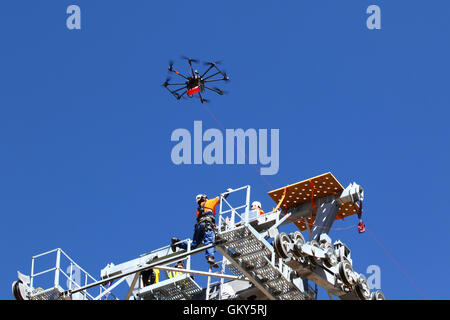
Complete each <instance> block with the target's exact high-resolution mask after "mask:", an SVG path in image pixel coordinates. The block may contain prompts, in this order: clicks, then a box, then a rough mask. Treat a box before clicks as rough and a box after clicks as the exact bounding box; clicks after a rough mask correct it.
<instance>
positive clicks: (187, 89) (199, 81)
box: [162, 57, 230, 103]
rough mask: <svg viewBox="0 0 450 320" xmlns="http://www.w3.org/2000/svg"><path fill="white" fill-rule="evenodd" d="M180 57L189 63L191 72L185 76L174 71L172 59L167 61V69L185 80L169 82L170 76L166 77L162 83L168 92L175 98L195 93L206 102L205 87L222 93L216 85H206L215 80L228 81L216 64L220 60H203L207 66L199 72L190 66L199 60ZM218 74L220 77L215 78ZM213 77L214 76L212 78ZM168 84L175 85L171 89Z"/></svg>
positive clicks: (191, 95)
mask: <svg viewBox="0 0 450 320" xmlns="http://www.w3.org/2000/svg"><path fill="white" fill-rule="evenodd" d="M182 59H185V60H187V61H188V63H189V67H190V69H191V74H192V75H189V76H185V75H183V74H181V73H180V72H178V71H176V70H175V69H174V68H173V61H170V62H169V71H170V72H173V73H175V74H177V75H178V76H180V77H182V78H184V79H185V80H186V81H185V82H179V83H170V82H169V81H170V78H167V79H166V81H165V82H164V83H163V84H162V86H163V87H164V88H166V89H167V90H169V92H170V93H171V94H172V95H173V96H174V97H175V98H177V100H180V99H181V98H186V96H185V94H187V96H188V97H189V98H192V97H194V96H195V95H196V94H198V98H200V102H201V103H204V102H208V101H209V100H206V99H204V98H203V96H202V93H204V92H205V89H207V90H209V91H212V92H215V93H217V94H219V95H223V94H224V93H225V92H224V91H222V90H221V89H219V88H217V87H213V88H210V87H208V86H207V84H208V83H209V82H217V81H228V80H230V79H229V78H228V76H227V74H226V73H225V72H223V71H221V70H220V69H219V68H218V67H217V65H218V64H220V61H217V62H204V65H206V66H209V67H208V68H207V69H206V71H205V72H203V73H202V74H200V73H199V72H198V71H197V70H195V69H194V68H193V66H192V63H198V62H199V61H198V60H196V59H190V58H187V57H182ZM211 70H212V71H213V73H210V74H209V75H208V73H209V72H210V71H211ZM214 71H215V72H214ZM218 76H220V78H217V77H218ZM214 77H215V78H214ZM169 86H175V87H173V89H172V90H171V88H169Z"/></svg>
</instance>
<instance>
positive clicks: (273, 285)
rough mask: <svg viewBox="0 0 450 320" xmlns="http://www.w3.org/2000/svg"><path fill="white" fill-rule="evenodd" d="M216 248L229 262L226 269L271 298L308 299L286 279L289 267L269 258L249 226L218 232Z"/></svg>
mask: <svg viewBox="0 0 450 320" xmlns="http://www.w3.org/2000/svg"><path fill="white" fill-rule="evenodd" d="M217 238H218V240H219V241H218V244H217V246H216V248H217V250H219V252H220V253H222V255H223V256H224V257H226V258H227V259H228V260H229V261H230V262H231V265H229V266H228V269H229V270H230V271H231V272H232V273H233V274H234V275H237V276H240V275H242V274H243V275H245V276H246V277H247V278H248V279H249V280H250V281H251V282H252V283H253V284H254V285H255V286H256V287H258V288H259V289H260V290H261V291H263V292H264V294H265V295H266V296H267V297H268V298H269V299H272V300H276V299H278V300H305V299H307V298H308V296H307V295H305V294H304V293H303V292H302V291H301V290H300V289H299V288H297V287H296V286H295V285H294V284H293V283H292V282H291V281H290V280H289V279H287V277H286V275H287V272H286V270H287V269H289V267H288V266H286V265H285V264H284V263H283V262H282V261H278V264H275V263H274V262H272V261H271V257H272V254H273V251H272V248H271V246H270V244H268V243H267V242H266V241H265V240H264V239H261V236H260V235H259V234H258V232H257V231H256V230H254V229H253V227H252V226H250V225H244V226H240V227H237V228H234V229H231V230H227V231H222V232H220V231H219V232H218V235H217Z"/></svg>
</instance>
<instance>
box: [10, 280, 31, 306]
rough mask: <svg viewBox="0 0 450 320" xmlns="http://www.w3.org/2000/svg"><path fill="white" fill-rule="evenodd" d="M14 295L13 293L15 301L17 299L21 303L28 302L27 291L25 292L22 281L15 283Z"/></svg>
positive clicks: (13, 286)
mask: <svg viewBox="0 0 450 320" xmlns="http://www.w3.org/2000/svg"><path fill="white" fill-rule="evenodd" d="M12 293H13V296H14V299H16V300H19V301H22V300H28V299H27V298H26V291H25V288H24V285H23V283H22V281H20V280H18V281H14V282H13V284H12Z"/></svg>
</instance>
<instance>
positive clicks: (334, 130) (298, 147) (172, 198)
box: [0, 0, 450, 299]
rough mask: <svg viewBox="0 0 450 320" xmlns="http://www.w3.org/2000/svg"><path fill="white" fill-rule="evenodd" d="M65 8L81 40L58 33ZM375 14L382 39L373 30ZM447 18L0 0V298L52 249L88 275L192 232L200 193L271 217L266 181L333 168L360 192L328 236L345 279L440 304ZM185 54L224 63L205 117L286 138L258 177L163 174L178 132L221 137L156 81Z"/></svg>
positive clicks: (433, 6)
mask: <svg viewBox="0 0 450 320" xmlns="http://www.w3.org/2000/svg"><path fill="white" fill-rule="evenodd" d="M70 4H77V5H79V6H80V7H81V10H82V29H81V30H79V31H70V30H68V29H67V28H66V18H67V14H66V8H67V6H68V5H70ZM371 4H377V5H379V6H380V7H381V10H382V29H381V30H376V31H370V30H368V29H367V28H366V18H367V16H368V15H367V14H366V13H365V11H366V8H367V7H368V6H369V5H371ZM449 11H450V3H449V2H448V1H444V0H440V1H438V0H436V1H424V0H422V1H406V0H397V1H380V0H371V1H366V0H362V1H361V0H351V1H350V0H345V1H344V0H342V1H284V2H273V1H257V2H256V1H227V2H226V3H218V2H212V1H195V2H188V1H177V2H174V1H171V2H164V3H163V2H154V1H151V2H150V1H138V0H136V1H104V0H102V1H100V0H97V1H85V0H84V1H82V0H72V1H66V0H58V1H56V0H55V1H50V0H44V1H24V0H16V1H12V0H4V1H2V2H1V4H0V35H1V48H0V147H1V156H0V214H1V217H2V223H1V224H0V248H1V264H0V271H1V272H0V298H1V299H10V298H12V295H11V282H12V281H13V280H15V278H16V273H15V272H16V270H21V271H22V272H24V273H27V274H29V270H30V262H31V256H32V255H34V254H38V253H40V252H43V251H46V250H49V249H53V248H56V247H61V248H63V249H64V250H65V251H66V252H67V253H68V254H69V255H70V256H72V257H73V258H74V259H75V260H76V261H77V262H78V263H79V264H81V266H83V267H84V268H85V269H87V270H88V271H89V272H91V273H92V274H93V275H94V276H96V277H98V275H99V274H98V273H99V271H100V269H101V268H103V267H104V266H105V265H106V264H107V263H109V262H115V263H119V262H123V261H125V260H128V259H132V258H134V257H136V256H137V255H139V254H141V253H143V252H147V251H150V250H152V249H155V248H158V247H160V246H163V245H166V244H168V242H169V239H170V238H171V237H172V236H174V235H176V236H180V237H191V236H192V231H193V223H194V210H195V203H194V197H195V195H196V194H197V193H200V192H202V193H207V194H209V195H211V196H214V195H217V194H218V193H220V192H222V191H223V190H225V189H226V188H227V187H239V186H242V185H246V184H250V185H251V186H252V191H253V192H252V195H253V199H258V200H260V201H261V202H262V204H263V207H265V208H271V207H273V206H274V203H273V201H272V200H271V199H270V198H269V197H268V195H267V192H268V191H270V190H271V187H270V186H269V184H270V185H271V186H272V187H274V188H278V187H281V186H284V185H286V184H290V183H294V182H296V181H300V180H303V179H306V178H309V177H312V176H315V175H318V174H321V173H324V172H328V171H331V172H332V173H333V174H334V175H335V176H336V177H337V179H339V180H340V182H341V183H342V184H344V185H347V184H348V183H350V182H352V181H356V182H358V183H360V184H361V185H363V187H364V188H365V191H366V201H365V208H364V209H365V212H364V216H365V221H366V225H367V228H368V229H369V230H370V233H368V232H366V233H365V234H362V235H360V234H358V233H357V231H356V229H354V228H353V229H349V230H341V231H333V232H331V233H330V236H331V237H332V238H333V239H335V240H337V239H341V240H342V241H344V242H345V243H347V244H348V245H349V246H350V248H351V249H352V255H353V259H354V264H355V267H356V269H357V270H358V271H361V272H365V269H366V267H367V266H369V265H373V264H375V265H379V266H380V268H381V276H382V280H381V281H382V283H381V285H382V290H383V292H384V293H385V295H386V297H388V298H390V299H423V298H424V297H426V298H430V299H448V298H449V295H448V290H447V288H448V286H449V285H450V282H449V278H448V271H447V268H448V264H449V263H450V259H449V255H448V250H449V239H448V227H449V222H450V218H449V215H448V204H449V201H448V193H449V181H450V179H449V173H448V172H449V171H448V163H449V162H450V157H449V143H448V141H449V129H448V117H449V115H450V112H449V111H448V107H449V106H450V90H448V75H449V71H450V70H449V69H450V68H449V67H450V62H449V60H448V57H449V56H450V42H449V38H448V36H449V34H450V22H449V17H448V12H449ZM180 55H188V56H191V57H194V58H197V59H200V60H223V61H224V68H225V69H226V71H227V72H228V74H229V76H230V78H231V80H232V81H231V82H230V83H229V84H226V85H222V84H221V88H223V89H225V90H227V91H229V92H230V94H229V95H226V96H223V97H219V96H212V95H210V97H211V98H212V103H211V104H209V105H208V108H209V109H210V110H211V111H212V112H213V113H214V115H215V116H216V118H217V119H219V120H220V122H221V123H223V125H224V126H225V127H226V128H243V129H248V128H256V129H259V128H268V129H270V128H279V129H280V170H279V172H278V174H277V175H273V176H266V177H264V179H266V180H267V183H266V181H265V180H264V179H262V178H261V176H260V175H259V173H258V172H257V171H255V170H254V168H252V167H251V166H249V165H222V166H220V165H213V166H207V165H197V166H194V165H191V166H187V165H182V166H176V165H174V164H173V163H172V161H171V158H170V152H171V149H172V147H173V146H174V143H173V142H171V141H170V135H171V133H172V131H173V130H175V129H177V128H186V129H189V130H190V131H192V128H193V122H194V120H202V121H203V126H204V128H218V129H220V127H219V126H218V124H217V123H216V122H215V121H214V119H213V118H212V117H211V116H210V114H209V113H207V112H206V111H205V109H204V108H203V107H202V106H201V104H200V103H199V102H198V101H197V100H196V101H193V100H192V101H191V100H188V101H176V100H175V99H174V98H172V97H171V96H170V95H169V94H168V92H167V91H165V90H164V88H162V87H161V86H160V84H161V83H162V82H163V81H164V80H165V77H166V75H167V63H168V61H169V60H170V59H174V60H175V62H176V64H175V66H177V67H179V68H180V69H183V68H184V65H183V64H181V61H180V60H179V56H180ZM184 70H187V69H184ZM356 223H357V219H356V217H352V218H350V219H346V221H339V222H337V223H336V224H335V225H334V226H335V227H336V228H344V229H345V228H346V227H348V226H351V225H354V224H356ZM371 235H372V236H374V237H375V238H376V239H377V240H378V241H379V242H377V241H375V239H374V238H373V237H372V236H371ZM380 243H381V245H382V246H383V247H384V248H385V249H386V250H387V251H388V252H389V253H390V254H391V256H392V258H393V259H394V260H395V261H396V263H398V264H396V263H395V262H393V260H392V259H391V258H390V257H389V256H388V255H387V253H386V251H385V250H383V248H382V247H381V246H380ZM200 262H203V261H200ZM405 274H407V275H408V276H409V277H410V279H408V277H407V276H405ZM427 275H433V276H432V277H428V278H427V277H426V276H427ZM413 282H414V283H415V285H414V284H413Z"/></svg>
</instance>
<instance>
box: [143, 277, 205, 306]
mask: <svg viewBox="0 0 450 320" xmlns="http://www.w3.org/2000/svg"><path fill="white" fill-rule="evenodd" d="M201 291H202V289H201V288H200V286H199V285H198V284H197V283H196V282H195V281H194V280H193V279H192V277H190V276H189V275H188V274H182V275H179V276H176V277H174V278H172V279H167V280H164V281H161V282H158V283H155V284H153V285H150V286H148V287H144V288H142V289H140V290H139V292H137V295H138V296H139V297H141V298H143V299H145V300H188V299H191V298H192V297H193V296H194V295H196V294H198V293H200V292H201Z"/></svg>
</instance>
